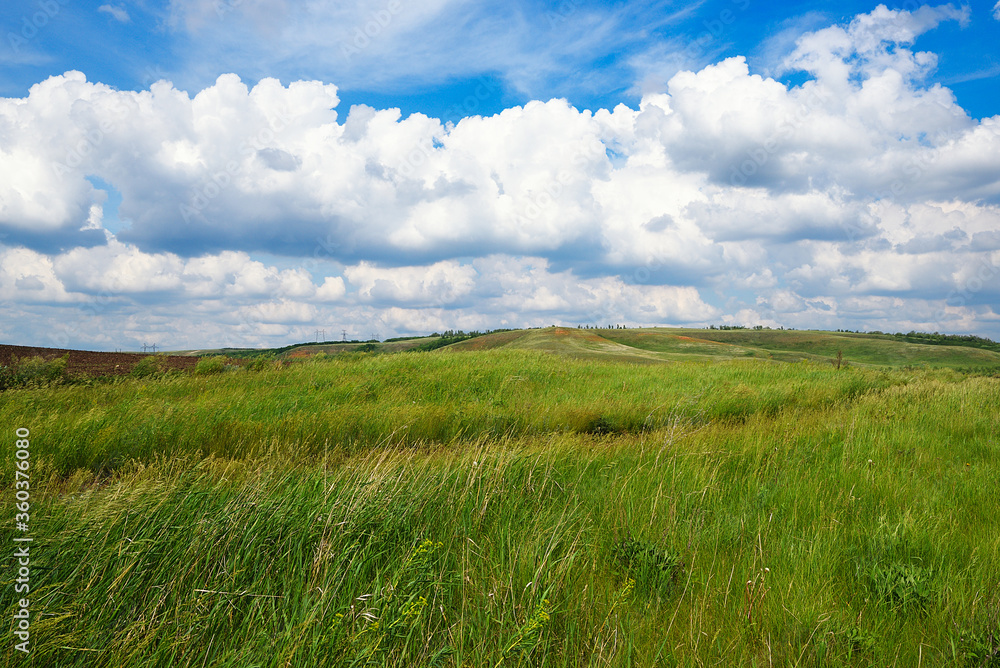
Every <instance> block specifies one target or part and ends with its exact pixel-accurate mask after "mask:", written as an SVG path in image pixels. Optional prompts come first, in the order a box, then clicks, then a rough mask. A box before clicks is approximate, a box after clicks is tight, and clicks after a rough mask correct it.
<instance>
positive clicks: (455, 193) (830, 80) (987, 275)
mask: <svg viewBox="0 0 1000 668" xmlns="http://www.w3.org/2000/svg"><path fill="white" fill-rule="evenodd" d="M0 26H2V28H3V30H2V36H3V40H2V41H0V66H2V72H3V76H2V77H0V98H2V99H0V173H2V174H4V175H6V177H7V178H6V179H5V183H4V185H3V186H0V303H2V304H3V308H4V310H5V312H6V314H7V315H8V316H9V317H7V318H5V319H4V324H3V325H0V339H2V340H4V341H9V342H13V343H22V344H25V343H30V344H35V345H74V346H80V347H90V348H105V349H113V348H134V347H137V345H139V344H140V343H145V342H151V341H155V342H156V343H158V345H160V346H161V347H167V348H169V347H174V348H183V347H192V346H201V345H206V346H207V345H249V346H252V345H279V344H282V343H286V342H289V341H294V340H300V339H304V338H309V337H308V336H306V335H307V334H309V333H310V332H313V331H315V329H317V328H320V329H322V328H326V329H329V330H331V331H332V330H333V329H338V328H347V329H349V330H351V331H355V330H356V331H357V332H359V333H360V332H364V333H365V336H367V335H368V333H370V332H372V331H376V332H379V333H381V334H382V335H383V336H389V335H394V334H409V333H420V332H428V331H432V330H435V329H448V328H465V329H471V328H485V327H501V326H503V327H509V326H533V325H542V324H552V323H556V322H559V323H563V324H585V323H593V322H609V321H610V322H623V323H626V324H631V325H657V324H675V325H681V324H694V325H705V324H709V323H723V322H725V323H731V324H765V325H771V326H778V325H783V326H786V327H788V326H791V327H799V328H839V327H846V328H852V329H855V328H856V329H882V330H888V329H891V330H903V331H906V330H909V329H918V330H930V331H951V332H962V333H966V332H972V333H977V334H980V335H987V336H991V337H992V338H1000V315H998V311H1000V308H998V307H997V304H998V299H1000V270H998V269H997V267H1000V211H998V204H1000V177H998V175H1000V138H998V137H1000V117H998V116H997V114H1000V108H998V107H1000V95H998V94H997V93H996V91H997V90H998V89H1000V88H998V84H1000V51H998V49H997V47H996V44H997V43H998V42H997V37H998V32H1000V4H998V5H996V6H994V5H993V4H992V3H989V2H979V3H970V4H966V5H961V4H957V3H953V4H931V5H928V4H924V3H917V2H906V3H886V4H882V5H880V4H878V3H871V2H867V3H866V2H856V1H851V2H840V3H833V2H819V1H817V2H800V3H760V2H756V1H755V0H706V1H705V2H701V3H671V2H591V1H588V0H563V1H561V2H554V1H553V2H532V1H528V0H519V1H515V2H510V1H502V0H496V1H493V0H486V1H480V2H472V1H469V0H426V1H425V2H422V3H409V2H404V1H403V0H364V1H362V2H352V3H343V2H313V3H308V4H306V3H295V2H291V1H289V0H172V1H171V2H153V1H149V0H119V1H118V2H110V3H107V4H103V3H101V2H96V3H80V2H75V1H73V0H32V1H30V2H21V1H18V2H9V3H6V4H4V5H3V7H2V8H0ZM394 110H398V111H394ZM52 332H56V334H53V333H52Z"/></svg>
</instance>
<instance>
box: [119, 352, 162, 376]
mask: <svg viewBox="0 0 1000 668" xmlns="http://www.w3.org/2000/svg"><path fill="white" fill-rule="evenodd" d="M167 369H168V367H167V356H166V355H149V356H148V357H143V358H142V359H141V360H139V362H138V363H137V364H136V365H135V366H134V367H132V371H131V372H130V374H129V375H131V376H132V377H133V378H148V377H149V376H155V375H158V374H161V373H165V372H166V371H167Z"/></svg>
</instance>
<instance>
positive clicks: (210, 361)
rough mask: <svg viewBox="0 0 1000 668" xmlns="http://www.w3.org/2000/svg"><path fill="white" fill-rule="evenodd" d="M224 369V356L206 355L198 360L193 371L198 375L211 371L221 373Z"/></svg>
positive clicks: (210, 372) (211, 372)
mask: <svg viewBox="0 0 1000 668" xmlns="http://www.w3.org/2000/svg"><path fill="white" fill-rule="evenodd" d="M225 370H226V356H225V355H217V356H216V357H206V358H204V359H200V360H198V364H197V365H195V367H194V372H195V373H196V374H200V375H208V374H213V373H222V372H223V371H225Z"/></svg>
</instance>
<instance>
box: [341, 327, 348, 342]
mask: <svg viewBox="0 0 1000 668" xmlns="http://www.w3.org/2000/svg"><path fill="white" fill-rule="evenodd" d="M341 336H342V337H343V340H344V343H347V330H346V329H345V330H343V334H342V335H341Z"/></svg>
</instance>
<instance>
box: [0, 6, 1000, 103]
mask: <svg viewBox="0 0 1000 668" xmlns="http://www.w3.org/2000/svg"><path fill="white" fill-rule="evenodd" d="M296 4H298V3H291V2H258V3H254V2H252V0H245V1H241V0H209V1H208V2H173V3H171V2H166V3H164V2H123V1H120V2H117V3H108V4H101V3H99V2H96V3H79V2H72V1H71V0H49V2H45V1H44V0H42V1H37V0H36V1H35V2H10V3H6V4H5V5H4V6H3V7H2V8H0V22H2V25H3V26H4V27H5V32H6V33H7V39H6V40H5V42H6V44H5V45H4V46H5V47H6V51H5V52H4V59H5V60H6V62H5V63H4V64H5V67H4V76H3V79H2V81H0V95H3V96H5V97H21V96H23V95H25V94H26V93H27V91H28V89H29V88H30V87H31V86H32V85H34V84H35V83H38V82H39V81H42V80H44V79H45V78H47V77H49V76H52V75H58V74H62V73H63V72H65V71H67V70H80V71H82V72H84V73H85V74H86V75H87V76H88V78H89V79H90V80H91V81H100V82H103V83H106V84H109V85H112V86H114V87H116V88H119V89H122V90H126V89H127V90H141V89H143V88H148V87H149V84H150V83H152V81H154V80H156V79H159V78H168V79H170V80H171V81H173V82H174V83H176V84H177V85H178V86H179V87H181V88H183V89H185V90H188V91H189V92H192V93H194V92H196V91H198V90H201V89H202V88H204V87H206V86H209V85H211V84H212V83H214V81H215V79H216V78H217V76H218V75H219V74H221V73H223V72H234V73H236V74H238V75H239V76H240V77H241V78H242V79H243V81H245V82H247V83H250V84H252V83H253V82H255V81H257V80H258V79H260V78H262V77H275V78H277V79H280V80H281V81H283V82H289V81H294V80H298V79H313V78H316V79H320V80H323V81H328V82H332V83H337V85H338V87H339V88H340V91H341V99H342V100H343V103H344V104H347V105H350V104H352V103H364V104H368V105H371V106H375V107H380V108H381V107H390V106H391V107H399V108H400V109H402V110H403V112H404V113H406V114H409V113H413V112H422V113H425V114H429V115H433V116H437V117H442V116H444V115H447V114H448V112H449V110H454V109H456V108H457V109H461V108H462V106H463V103H464V101H465V99H466V98H467V97H468V96H469V95H473V96H475V94H476V89H477V88H480V87H481V84H482V81H483V79H484V78H485V79H486V80H487V81H489V82H490V84H491V85H490V87H489V93H490V96H489V98H488V100H479V99H477V102H479V103H480V104H479V106H478V107H477V109H476V111H477V112H478V113H494V112H498V111H500V110H502V109H504V108H506V107H508V106H512V105H515V104H523V103H525V102H527V101H529V100H531V99H543V100H544V99H549V98H551V97H565V98H566V99H568V100H569V101H570V103H571V104H573V105H575V106H577V107H578V108H581V109H583V108H589V109H596V108H600V107H605V108H613V107H614V106H615V105H616V104H618V103H622V102H623V103H625V104H630V105H634V104H636V103H637V102H638V100H639V93H640V90H641V89H640V90H637V89H636V84H637V82H636V81H635V71H634V67H633V66H631V65H630V60H631V59H633V58H635V57H637V56H642V55H644V54H662V53H668V54H670V55H671V57H669V58H664V59H661V62H662V63H663V69H662V73H661V74H660V76H662V77H666V76H669V75H670V74H672V73H674V71H675V70H676V69H677V68H678V67H686V68H700V67H703V66H705V65H708V64H711V63H712V62H716V61H718V60H722V59H723V58H726V57H730V56H738V55H743V56H746V57H747V59H748V62H749V64H750V66H751V69H752V70H754V71H757V72H773V71H774V70H775V65H776V61H778V60H779V59H780V57H781V55H782V51H783V50H784V49H785V48H787V47H788V46H790V45H791V44H793V43H794V39H795V38H796V37H798V36H799V35H801V34H802V33H803V32H806V31H809V30H816V29H819V28H822V27H826V26H827V25H830V24H832V23H836V22H844V21H849V20H850V19H851V18H852V17H853V16H855V15H857V14H862V13H865V12H867V11H870V10H871V9H873V8H874V5H873V4H872V3H871V2H859V1H858V0H851V1H848V2H839V3H833V2H823V1H816V2H797V3H761V2H753V1H751V0H707V1H704V2H700V3H673V4H672V3H669V2H594V1H590V0H561V1H550V2H529V1H525V0H521V1H519V2H503V1H500V2H476V3H454V4H456V5H457V6H458V7H457V9H456V10H455V11H456V13H457V14H458V17H457V18H456V19H455V20H454V22H453V23H452V24H451V25H445V26H443V28H442V30H441V32H440V33H437V32H434V31H433V30H432V31H431V32H429V33H428V34H427V35H426V36H422V35H419V34H418V35H412V36H410V39H413V40H415V41H420V42H425V44H423V45H422V46H423V47H424V48H427V47H429V49H430V50H432V51H436V52H437V55H438V56H440V57H444V58H447V59H448V60H449V61H453V62H454V63H455V64H457V65H459V66H456V67H454V68H449V69H447V70H442V69H440V68H439V67H436V66H435V65H436V64H437V63H436V60H434V59H429V61H428V63H427V67H426V68H421V67H420V64H419V63H417V64H416V67H413V68H409V67H408V68H407V69H405V70H401V71H395V68H393V67H392V66H391V63H388V62H385V61H382V62H380V63H379V64H380V65H384V67H380V68H379V71H378V73H377V74H376V76H374V77H370V76H369V72H366V71H365V66H366V62H365V59H364V51H363V50H361V49H358V55H356V56H354V55H353V54H352V56H353V57H350V58H348V57H345V56H344V45H345V44H346V45H347V46H348V47H354V40H353V39H351V37H353V36H354V32H353V29H354V28H360V29H362V30H363V29H364V27H365V24H367V23H368V22H369V20H371V19H372V18H374V19H375V20H376V21H377V19H378V12H379V11H383V12H385V11H387V10H386V7H388V5H389V3H388V2H386V3H381V4H380V3H370V9H369V11H368V12H361V13H360V20H358V21H357V25H352V26H351V27H350V29H344V28H343V27H341V30H340V31H339V32H340V33H341V34H339V35H337V34H336V33H337V32H338V31H337V30H336V28H333V29H332V30H331V32H332V33H334V34H335V35H336V36H335V37H334V39H333V40H331V41H330V42H329V43H328V46H329V47H331V48H328V53H327V54H326V55H318V56H317V54H316V53H315V52H314V51H313V50H312V48H311V47H310V48H309V49H304V51H305V53H302V54H296V53H294V51H290V50H288V49H287V46H288V45H287V44H284V45H283V46H284V47H286V48H280V49H278V50H276V51H275V52H272V51H271V49H269V48H268V47H269V45H272V44H277V43H281V42H289V41H292V42H293V41H294V35H295V30H296V28H295V24H296V22H298V21H303V20H306V17H304V16H303V15H302V14H304V12H301V11H299V13H298V15H297V16H296V10H295V9H294V7H295V6H296ZM320 4H321V5H322V4H324V3H320ZM328 4H330V5H336V4H338V3H328ZM339 4H340V5H345V4H349V3H339ZM405 4H407V3H403V2H402V0H400V6H401V10H400V13H405V12H406V11H407V8H406V7H404V6H403V5H405ZM884 4H885V5H886V6H887V7H888V8H890V9H913V8H915V7H918V6H920V5H921V4H925V3H919V4H918V3H916V2H914V1H913V0H910V1H909V2H888V3H884ZM191 6H204V7H206V8H207V9H206V10H193V9H191V8H190V7H191ZM252 6H259V7H260V8H261V10H260V11H262V12H263V11H274V9H273V8H274V7H277V6H281V7H285V10H284V11H283V12H275V14H276V15H277V16H279V17H280V18H279V19H278V21H279V22H280V21H282V20H284V21H286V22H287V28H284V29H283V32H282V33H280V34H276V31H272V32H271V34H268V31H267V30H265V29H263V28H262V27H261V26H260V25H257V24H256V22H255V20H253V19H249V20H248V19H247V18H246V17H245V16H243V14H244V13H245V12H246V11H247V9H248V8H250V7H252ZM965 6H967V7H968V8H969V12H970V16H969V21H968V22H967V23H965V24H961V23H952V24H948V25H943V26H940V27H939V28H937V29H936V30H935V31H933V32H932V33H930V34H927V35H924V36H923V37H922V38H921V41H920V45H919V47H920V48H921V49H926V50H929V51H932V52H934V53H936V54H938V55H939V58H940V60H939V64H938V68H937V70H936V71H935V73H934V75H933V77H932V79H931V80H932V81H936V82H940V83H942V84H944V85H947V86H949V87H950V88H951V89H952V90H953V91H954V92H955V94H956V96H957V98H958V101H959V103H960V104H961V105H962V107H963V108H964V109H966V110H967V111H969V113H970V114H972V115H973V116H975V117H977V118H981V117H983V116H992V115H994V114H995V113H996V102H997V97H998V96H997V93H996V90H997V88H998V85H1000V52H998V50H997V48H996V43H997V37H998V35H997V33H998V30H997V26H998V24H997V23H996V22H995V21H992V20H991V19H992V16H991V14H992V13H993V11H994V9H993V8H992V7H991V6H990V3H989V2H979V3H971V4H968V5H965ZM95 7H107V8H108V9H106V10H104V11H96V10H95ZM112 10H114V11H112ZM727 12H728V14H727ZM318 14H319V15H320V16H322V15H323V14H324V12H318ZM325 14H326V15H327V16H329V17H331V19H332V18H334V17H335V15H336V12H335V11H328V12H325ZM366 14H367V15H366ZM192 15H195V16H196V17H197V18H194V19H192V18H190V17H191V16H192ZM390 16H391V14H390ZM38 17H44V18H38ZM50 17H51V18H50ZM393 18H395V17H393ZM364 19H368V20H364ZM186 22H190V23H191V25H190V26H188V25H186ZM507 22H511V23H516V24H518V25H517V29H516V34H517V35H518V36H519V37H521V38H522V43H521V44H516V45H512V46H513V47H514V48H513V49H512V50H511V52H509V53H497V54H496V57H495V58H485V59H484V58H482V54H481V53H479V52H478V51H479V50H478V49H477V48H476V46H475V45H473V44H468V41H467V38H466V33H467V31H469V30H470V27H473V26H479V29H481V30H490V29H491V28H492V27H494V26H495V25H496V23H507ZM595 25H608V26H612V27H613V30H609V31H608V33H609V34H604V35H600V38H598V39H594V40H590V39H587V35H588V33H591V32H594V31H595V30H594V26H595ZM338 27H339V26H338ZM370 32H373V33H374V32H375V31H370ZM596 32H600V31H596ZM35 33H37V34H35ZM11 34H13V35H14V36H15V37H14V42H15V44H12V39H11ZM32 34H34V36H33V37H32V38H31V39H27V40H25V41H23V42H22V41H20V40H18V39H17V38H19V37H25V36H30V35H32ZM220 36H222V39H221V40H220ZM345 36H346V39H345ZM380 37H381V38H384V39H387V40H388V39H390V38H389V37H384V32H383V33H381V34H374V35H373V37H371V38H370V39H371V40H372V41H374V42H378V41H379V39H380ZM432 39H433V40H440V41H439V42H433V43H429V44H428V43H427V42H429V41H430V40H432ZM551 41H562V42H564V44H561V45H560V48H558V49H556V50H554V51H553V52H552V53H545V47H544V46H543V45H545V44H547V43H549V42H551ZM96 45H99V46H96ZM535 49H538V50H540V51H541V52H542V53H540V54H538V53H533V51H534V50H535ZM525 50H528V53H525V52H524V51H525ZM467 54H468V55H469V56H471V57H469V58H468V59H466V58H465V56H466V55H467ZM205 56H210V58H207V59H205V60H202V59H203V58H204V57H205ZM535 56H539V57H538V61H537V62H538V71H537V72H535V73H531V74H530V75H528V74H525V73H524V72H523V70H525V69H527V68H526V67H525V66H524V64H523V61H524V60H528V61H529V62H530V60H531V59H533V58H534V57H535ZM779 79H780V80H783V81H793V80H794V77H792V76H784V77H779Z"/></svg>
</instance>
